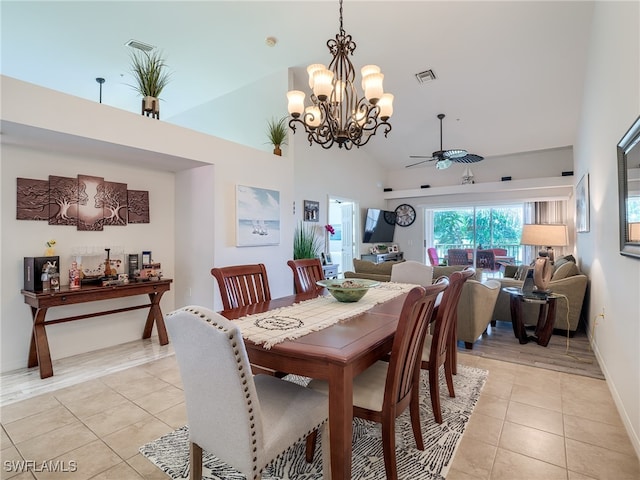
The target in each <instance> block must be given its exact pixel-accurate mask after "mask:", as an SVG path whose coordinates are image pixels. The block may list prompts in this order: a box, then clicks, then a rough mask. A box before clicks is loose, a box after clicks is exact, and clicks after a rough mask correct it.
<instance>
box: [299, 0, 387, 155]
mask: <svg viewBox="0 0 640 480" xmlns="http://www.w3.org/2000/svg"><path fill="white" fill-rule="evenodd" d="M327 46H328V47H329V52H330V53H331V55H332V56H333V59H332V60H331V63H330V64H329V67H325V66H324V65H322V64H318V63H316V64H312V65H309V67H307V73H308V74H309V88H310V89H311V91H312V93H311V95H310V98H311V102H312V105H309V106H306V107H305V105H304V98H305V94H304V92H302V91H300V90H291V91H289V92H288V93H287V98H288V101H289V103H288V110H289V114H290V115H291V120H290V121H289V127H290V128H291V130H293V133H295V132H296V124H298V123H299V124H301V125H302V127H303V128H304V130H305V132H306V133H307V138H308V140H309V145H313V142H315V143H317V144H319V145H320V146H321V147H322V148H331V147H332V146H333V145H334V144H336V143H337V144H338V147H340V148H343V147H344V148H345V149H347V150H350V149H351V148H352V147H353V146H354V145H355V146H356V147H361V146H363V145H365V144H366V143H367V142H368V141H369V140H370V139H371V137H372V136H373V135H375V134H376V131H377V130H378V128H381V127H383V129H384V130H383V131H384V136H385V137H386V136H387V134H388V133H389V132H390V131H391V125H390V124H389V123H388V120H389V118H390V117H391V115H392V114H393V95H392V94H390V93H385V92H384V89H383V81H384V75H383V74H382V72H381V71H380V67H378V66H377V65H365V66H364V67H362V69H361V76H362V81H361V87H362V90H363V91H364V95H363V96H361V97H359V96H358V93H357V89H356V86H355V77H356V74H355V70H354V68H353V64H352V63H351V60H349V55H353V51H354V50H355V49H356V43H355V42H354V41H353V40H352V38H351V35H347V33H346V32H345V30H344V28H343V26H342V0H340V31H339V33H338V34H337V35H336V37H335V39H330V40H329V41H327Z"/></svg>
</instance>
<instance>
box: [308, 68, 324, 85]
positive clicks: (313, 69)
mask: <svg viewBox="0 0 640 480" xmlns="http://www.w3.org/2000/svg"><path fill="white" fill-rule="evenodd" d="M326 69H327V67H326V66H325V65H323V64H321V63H314V64H312V65H309V66H308V67H307V73H308V74H309V88H310V89H311V90H313V74H314V73H316V72H317V71H319V70H326Z"/></svg>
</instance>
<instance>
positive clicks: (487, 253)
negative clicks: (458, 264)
mask: <svg viewBox="0 0 640 480" xmlns="http://www.w3.org/2000/svg"><path fill="white" fill-rule="evenodd" d="M476 268H482V269H486V270H490V271H494V270H495V269H496V254H495V253H494V252H493V250H478V251H476Z"/></svg>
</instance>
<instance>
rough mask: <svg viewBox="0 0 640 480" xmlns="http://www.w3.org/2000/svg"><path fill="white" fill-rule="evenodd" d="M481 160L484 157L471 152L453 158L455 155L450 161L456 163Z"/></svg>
mask: <svg viewBox="0 0 640 480" xmlns="http://www.w3.org/2000/svg"><path fill="white" fill-rule="evenodd" d="M481 160H484V157H481V156H480V155H475V154H473V153H468V154H467V155H465V156H464V157H460V158H455V157H453V158H451V161H452V162H456V163H476V162H479V161H481Z"/></svg>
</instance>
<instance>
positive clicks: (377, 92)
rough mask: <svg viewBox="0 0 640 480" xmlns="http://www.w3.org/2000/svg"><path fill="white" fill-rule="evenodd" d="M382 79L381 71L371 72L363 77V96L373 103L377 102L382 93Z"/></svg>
mask: <svg viewBox="0 0 640 480" xmlns="http://www.w3.org/2000/svg"><path fill="white" fill-rule="evenodd" d="M383 80H384V75H383V74H382V73H372V74H371V75H367V76H366V77H365V78H364V84H365V87H364V96H365V97H366V99H367V100H369V102H371V104H373V105H375V104H376V103H378V99H379V98H380V97H381V96H382V94H383V93H384V90H383V88H382V81H383Z"/></svg>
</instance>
